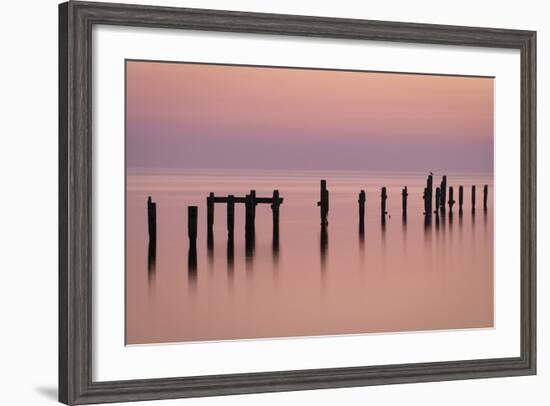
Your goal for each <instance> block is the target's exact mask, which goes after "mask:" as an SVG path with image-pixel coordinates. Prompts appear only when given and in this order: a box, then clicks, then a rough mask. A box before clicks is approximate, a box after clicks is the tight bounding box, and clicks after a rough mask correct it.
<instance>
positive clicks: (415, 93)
mask: <svg viewBox="0 0 550 406" xmlns="http://www.w3.org/2000/svg"><path fill="white" fill-rule="evenodd" d="M126 69H127V159H128V160H127V165H128V167H129V168H147V167H154V168H160V167H168V168H178V167H181V168H244V169H247V168H257V169H353V170H361V169H365V170H380V171H424V172H425V171H438V172H440V171H443V172H445V171H448V172H485V173H492V171H493V85H494V84H493V79H492V78H478V77H459V76H437V75H411V74H393V73H373V72H349V71H329V70H311V69H287V68H268V67H248V66H228V65H201V64H185V63H158V62H138V61H128V62H127V65H126Z"/></svg>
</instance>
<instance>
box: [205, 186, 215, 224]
mask: <svg viewBox="0 0 550 406" xmlns="http://www.w3.org/2000/svg"><path fill="white" fill-rule="evenodd" d="M206 226H207V228H208V231H211V230H212V228H213V226H214V193H212V192H210V194H209V195H208V196H207V197H206Z"/></svg>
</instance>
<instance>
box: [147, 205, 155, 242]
mask: <svg viewBox="0 0 550 406" xmlns="http://www.w3.org/2000/svg"><path fill="white" fill-rule="evenodd" d="M147 224H148V230H149V241H156V240H157V204H156V203H153V201H152V200H151V196H149V197H148V198H147Z"/></svg>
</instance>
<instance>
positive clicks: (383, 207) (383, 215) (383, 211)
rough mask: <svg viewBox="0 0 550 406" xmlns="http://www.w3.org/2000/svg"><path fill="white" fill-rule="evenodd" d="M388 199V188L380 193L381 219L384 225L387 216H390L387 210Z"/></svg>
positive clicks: (384, 188) (383, 188)
mask: <svg viewBox="0 0 550 406" xmlns="http://www.w3.org/2000/svg"><path fill="white" fill-rule="evenodd" d="M387 199H388V194H387V191H386V187H385V186H384V187H382V192H381V193H380V218H381V220H382V224H385V223H386V214H388V212H387V210H386V200H387Z"/></svg>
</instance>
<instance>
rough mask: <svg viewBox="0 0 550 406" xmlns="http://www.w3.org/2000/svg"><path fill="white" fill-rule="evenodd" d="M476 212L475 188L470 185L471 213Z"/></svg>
mask: <svg viewBox="0 0 550 406" xmlns="http://www.w3.org/2000/svg"><path fill="white" fill-rule="evenodd" d="M474 211H476V187H475V185H472V213H473V212H474Z"/></svg>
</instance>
